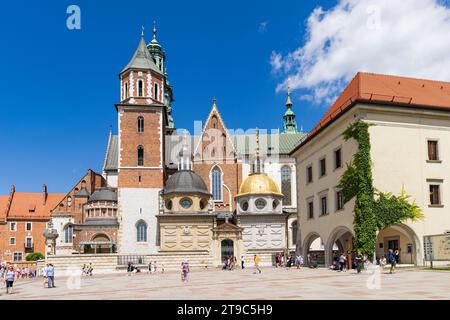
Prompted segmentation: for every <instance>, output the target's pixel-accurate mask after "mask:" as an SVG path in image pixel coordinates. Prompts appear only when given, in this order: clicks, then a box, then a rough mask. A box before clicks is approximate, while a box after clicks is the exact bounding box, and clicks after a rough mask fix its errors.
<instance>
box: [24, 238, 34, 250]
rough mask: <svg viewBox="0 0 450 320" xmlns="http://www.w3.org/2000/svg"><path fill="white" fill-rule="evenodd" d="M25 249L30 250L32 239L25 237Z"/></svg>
mask: <svg viewBox="0 0 450 320" xmlns="http://www.w3.org/2000/svg"><path fill="white" fill-rule="evenodd" d="M25 247H26V248H32V247H33V238H32V237H26V238H25Z"/></svg>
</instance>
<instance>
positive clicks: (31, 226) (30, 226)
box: [25, 222, 33, 231]
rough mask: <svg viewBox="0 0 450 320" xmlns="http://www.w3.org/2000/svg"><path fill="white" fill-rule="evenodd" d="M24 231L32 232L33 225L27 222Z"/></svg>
mask: <svg viewBox="0 0 450 320" xmlns="http://www.w3.org/2000/svg"><path fill="white" fill-rule="evenodd" d="M25 230H26V231H32V230H33V223H31V222H27V223H26V225H25Z"/></svg>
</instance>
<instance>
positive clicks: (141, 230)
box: [136, 220, 147, 242]
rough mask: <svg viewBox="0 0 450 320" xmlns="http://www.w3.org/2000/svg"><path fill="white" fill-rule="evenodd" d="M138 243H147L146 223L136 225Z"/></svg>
mask: <svg viewBox="0 0 450 320" xmlns="http://www.w3.org/2000/svg"><path fill="white" fill-rule="evenodd" d="M136 241H137V242H147V224H146V223H145V221H142V220H141V221H139V222H138V223H137V224H136Z"/></svg>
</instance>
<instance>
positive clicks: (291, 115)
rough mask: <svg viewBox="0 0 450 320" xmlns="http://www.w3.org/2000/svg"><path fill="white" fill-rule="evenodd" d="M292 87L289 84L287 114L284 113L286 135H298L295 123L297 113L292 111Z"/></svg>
mask: <svg viewBox="0 0 450 320" xmlns="http://www.w3.org/2000/svg"><path fill="white" fill-rule="evenodd" d="M292 105H293V103H292V99H291V86H290V84H289V83H288V91H287V98H286V108H287V110H286V112H285V113H284V117H283V118H284V133H297V123H296V121H295V112H294V111H292Z"/></svg>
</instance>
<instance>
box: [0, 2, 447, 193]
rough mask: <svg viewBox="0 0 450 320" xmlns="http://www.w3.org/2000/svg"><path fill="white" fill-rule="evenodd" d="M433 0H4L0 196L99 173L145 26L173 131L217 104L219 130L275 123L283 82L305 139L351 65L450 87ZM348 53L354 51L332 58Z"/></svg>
mask: <svg viewBox="0 0 450 320" xmlns="http://www.w3.org/2000/svg"><path fill="white" fill-rule="evenodd" d="M436 1H437V0H410V2H408V4H409V5H410V7H409V8H408V9H409V10H405V6H406V7H407V6H408V5H406V4H405V2H404V1H401V0H389V1H388V0H376V1H375V0H360V1H355V0H334V1H315V0H308V1H306V0H303V1H298V0H291V1H287V0H279V1H276V2H274V1H269V0H266V1H235V0H228V1H211V0H209V1H149V0H147V1H135V0H128V1H122V2H115V1H114V2H111V1H92V0H90V1H81V0H75V1H70V2H69V1H62V0H60V1H48V0H47V1H39V2H37V1H21V2H13V1H8V2H5V3H4V4H3V5H2V10H1V12H0V30H1V43H2V46H1V50H0V67H1V68H0V70H1V71H2V73H1V77H0V88H1V89H0V92H1V97H2V111H3V112H2V116H1V117H0V150H1V153H0V194H6V193H8V192H9V189H10V186H11V184H13V183H14V184H15V185H16V190H18V191H30V192H32V191H35V192H39V191H40V190H41V188H42V184H43V183H46V184H47V186H48V188H49V191H50V192H67V191H68V190H69V189H70V187H71V186H72V185H73V184H74V183H75V182H76V181H78V180H79V179H80V178H81V176H82V175H84V174H85V172H86V171H87V169H89V168H92V169H94V170H96V171H101V167H102V162H103V158H104V154H105V148H106V142H107V137H108V131H109V127H110V126H112V127H113V131H114V133H116V130H117V129H116V126H117V121H116V118H117V117H116V111H115V108H114V103H117V102H118V100H119V78H118V73H119V72H120V71H121V70H122V68H123V67H124V66H125V65H126V64H127V62H128V61H129V59H130V58H131V56H132V54H133V53H134V50H135V49H136V46H137V44H138V41H139V36H140V31H141V26H142V25H144V26H145V28H146V40H147V41H150V40H151V28H152V21H153V20H156V21H157V25H158V30H159V32H158V40H159V42H160V43H161V44H162V45H163V47H164V49H165V51H166V53H167V64H166V66H167V68H168V72H169V78H170V81H171V83H172V84H173V86H174V93H175V99H176V101H175V103H174V111H173V112H174V117H175V122H176V126H177V127H179V128H187V129H189V130H192V129H193V122H194V121H195V120H202V121H203V120H205V118H206V117H207V115H208V112H209V110H210V107H211V100H212V98H213V97H214V96H215V97H216V98H217V101H218V106H219V109H220V111H221V113H222V115H223V117H224V119H225V122H226V124H227V126H228V127H229V128H233V129H237V128H242V129H248V128H255V127H259V128H267V129H272V128H281V126H282V115H283V113H284V111H285V107H284V102H285V91H284V90H285V89H284V87H283V84H285V83H286V79H287V78H288V77H290V78H292V79H293V80H292V86H293V87H294V94H293V95H294V97H293V98H294V110H295V112H296V114H297V122H298V124H299V126H300V125H301V126H303V128H304V130H305V131H308V130H310V129H312V128H313V126H314V125H315V123H316V122H317V121H318V120H319V119H320V117H321V116H322V115H323V113H324V112H325V111H326V109H327V107H328V106H329V104H330V102H331V101H333V99H334V97H335V95H336V94H338V93H339V92H340V90H341V89H342V86H343V84H345V83H346V82H348V80H350V78H351V77H352V75H354V74H355V72H356V71H372V72H386V73H396V74H400V75H413V76H414V75H415V76H422V77H428V78H435V79H440V80H450V79H446V78H445V77H450V75H448V70H449V69H450V59H449V58H448V57H449V56H450V55H448V52H450V48H449V46H450V41H448V40H449V39H448V35H449V34H450V27H449V24H450V22H449V20H450V19H448V18H447V17H448V8H447V7H439V8H437V7H436V6H433V4H434V3H435V2H436ZM436 3H437V2H436ZM439 3H440V5H439V6H444V5H447V6H448V2H446V1H444V2H443V1H439ZM72 4H76V5H78V6H79V7H80V9H81V30H68V29H67V27H66V19H67V17H68V15H67V13H66V10H67V7H68V6H69V5H72ZM424 5H427V6H428V7H426V8H424V7H423V6H424ZM374 6H375V7H374ZM319 7H321V8H322V9H317V8H319ZM435 7H436V8H435ZM349 8H350V9H349ZM427 8H432V9H430V10H427ZM442 8H444V10H441V9H442ZM391 12H397V13H398V12H401V13H402V14H395V15H391ZM402 17H404V19H406V20H407V23H404V21H402ZM308 18H309V20H308ZM337 18H339V19H337ZM307 21H309V24H308V23H307ZM336 21H337V23H336ZM415 22H417V26H415V25H414V23H415ZM428 22H429V23H428ZM396 23H398V25H396ZM404 26H407V27H408V28H409V29H408V30H409V31H410V32H406V33H405V32H402V31H403V30H401V28H402V27H404ZM415 27H416V29H414V28H415ZM364 28H365V29H364ZM396 30H397V31H396ZM357 32H360V33H357ZM361 32H362V33H361ZM383 32H384V33H383ZM431 33H432V34H433V37H432V38H430V37H428V35H429V34H431ZM323 35H325V36H323ZM421 39H423V40H424V41H423V42H421V41H420V40H421ZM430 39H431V40H430ZM440 40H442V41H440ZM364 41H369V42H370V41H372V43H374V44H376V41H380V45H373V46H367V45H366V43H365V42H364ZM426 41H433V42H432V43H431V44H430V43H426ZM412 43H413V44H414V47H413V48H412V49H413V50H411V48H410V47H409V46H408V45H409V44H412ZM421 43H423V46H421V45H420V44H421ZM405 44H406V45H405ZM346 45H347V46H351V48H352V49H356V51H358V50H360V51H361V52H360V54H358V55H354V56H349V57H348V58H346V59H345V61H344V62H342V60H339V59H335V57H342V50H347V47H346ZM367 48H369V49H370V50H369V49H367ZM364 50H367V51H364ZM380 50H381V51H380ZM389 50H395V51H394V52H393V54H390V53H389ZM380 52H387V54H380ZM402 53H404V55H402ZM394 54H395V55H396V56H398V57H399V59H397V61H395V62H394V61H392V60H391V58H392V57H393V56H394ZM411 55H415V56H411ZM415 59H418V60H417V61H420V64H419V63H411V61H413V62H414V61H415ZM422 64H423V67H421V66H422Z"/></svg>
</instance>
